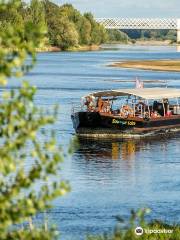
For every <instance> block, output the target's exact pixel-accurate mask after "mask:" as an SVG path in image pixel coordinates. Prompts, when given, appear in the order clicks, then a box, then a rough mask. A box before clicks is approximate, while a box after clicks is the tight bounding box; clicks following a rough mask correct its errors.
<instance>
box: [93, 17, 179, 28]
mask: <svg viewBox="0 0 180 240" xmlns="http://www.w3.org/2000/svg"><path fill="white" fill-rule="evenodd" d="M96 21H97V22H99V23H100V24H102V25H103V26H104V27H105V28H106V29H179V28H178V25H179V19H175V18H97V19H96Z"/></svg>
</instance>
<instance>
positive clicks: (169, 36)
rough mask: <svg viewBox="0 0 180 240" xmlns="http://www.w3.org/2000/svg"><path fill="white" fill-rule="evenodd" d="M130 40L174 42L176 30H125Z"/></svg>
mask: <svg viewBox="0 0 180 240" xmlns="http://www.w3.org/2000/svg"><path fill="white" fill-rule="evenodd" d="M124 32H125V33H126V34H127V35H128V36H129V38H130V39H131V40H132V39H133V40H137V39H141V40H148V39H152V40H170V41H171V42H176V30H125V31H124Z"/></svg>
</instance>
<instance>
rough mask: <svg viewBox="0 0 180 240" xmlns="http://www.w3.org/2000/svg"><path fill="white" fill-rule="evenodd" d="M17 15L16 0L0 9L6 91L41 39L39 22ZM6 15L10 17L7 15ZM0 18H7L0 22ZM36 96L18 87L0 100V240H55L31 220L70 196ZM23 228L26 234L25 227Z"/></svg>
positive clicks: (0, 63) (50, 119)
mask: <svg viewBox="0 0 180 240" xmlns="http://www.w3.org/2000/svg"><path fill="white" fill-rule="evenodd" d="M31 7H32V6H31ZM11 9H13V10H12V11H11ZM20 9H21V10H22V3H21V2H20V1H18V0H13V1H11V2H8V3H1V4H0V13H1V14H0V17H1V18H0V26H1V31H0V84H1V85H6V84H7V81H8V80H9V81H10V78H11V77H13V76H15V77H19V76H21V77H22V76H23V75H24V74H25V73H27V72H28V71H30V69H31V68H32V66H33V64H34V63H35V60H36V58H35V48H36V47H38V46H39V44H40V42H41V41H42V39H43V38H44V34H45V32H44V27H42V25H41V24H39V21H36V20H35V19H36V18H37V17H38V16H37V17H35V19H34V21H32V19H30V18H29V19H27V20H26V21H22V17H21V16H22V15H19V14H20ZM9 11H10V13H9ZM27 11H29V9H27ZM11 12H13V13H14V14H13V15H11ZM3 14H4V15H6V17H4V16H3V17H2V15H3ZM34 14H35V15H36V14H37V13H34ZM35 15H34V16H35ZM41 17H42V16H41ZM9 18H10V21H9ZM19 19H20V20H19ZM17 21H21V24H19V25H18V24H17ZM10 23H11V24H10ZM27 58H28V61H26V60H27ZM30 60H31V61H30ZM35 93H36V87H35V86H30V85H29V84H28V83H27V82H23V84H22V86H21V87H20V88H19V90H10V91H8V90H7V89H6V87H5V89H4V91H3V94H2V95H1V101H0V239H2V240H3V239H4V240H6V239H7V240H10V239H13V240H14V239H52V238H55V231H54V230H53V229H42V228H38V229H37V228H34V227H33V224H32V223H31V218H32V216H35V215H36V214H37V213H39V212H41V211H44V210H45V209H47V208H49V207H51V201H52V200H53V199H54V198H56V197H57V196H61V195H64V194H65V193H66V192H67V191H69V185H68V183H67V182H64V181H62V180H61V178H60V163H61V161H62V156H61V152H62V151H61V148H60V146H58V145H57V143H56V138H55V134H54V133H53V131H50V130H49V131H47V125H52V124H53V123H54V122H55V119H56V112H57V111H56V109H55V110H54V111H53V112H52V114H50V113H49V112H47V113H45V112H44V111H43V110H42V109H39V108H38V107H37V106H35V104H34V96H35ZM29 162H30V163H29ZM54 176H56V178H54ZM28 222H29V223H30V228H29V227H27V225H26V224H27V223H28ZM24 224H25V225H24ZM20 226H21V228H20Z"/></svg>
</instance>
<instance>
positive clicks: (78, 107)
mask: <svg viewBox="0 0 180 240" xmlns="http://www.w3.org/2000/svg"><path fill="white" fill-rule="evenodd" d="M83 111H84V109H83V106H82V105H80V104H79V105H78V104H75V103H72V108H71V113H72V114H74V113H75V112H83Z"/></svg>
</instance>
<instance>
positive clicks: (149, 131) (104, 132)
mask: <svg viewBox="0 0 180 240" xmlns="http://www.w3.org/2000/svg"><path fill="white" fill-rule="evenodd" d="M71 118H72V122H73V127H74V129H75V131H76V133H77V135H78V136H80V137H85V138H142V137H148V136H153V135H157V134H163V135H164V134H169V133H174V132H177V131H180V116H179V115H174V116H171V117H166V118H165V117H160V118H155V119H141V118H120V117H119V116H118V115H117V116H113V115H107V114H99V113H98V112H76V113H74V114H72V115H71Z"/></svg>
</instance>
